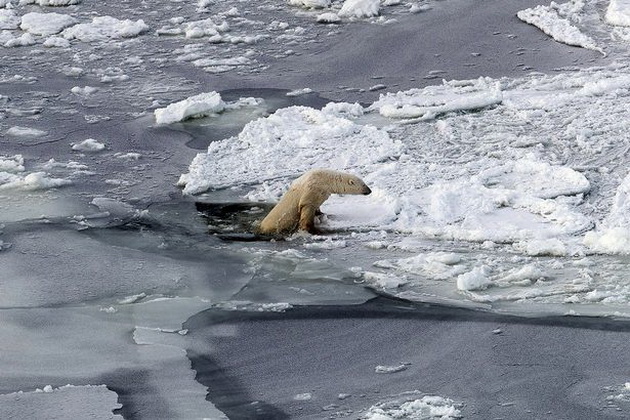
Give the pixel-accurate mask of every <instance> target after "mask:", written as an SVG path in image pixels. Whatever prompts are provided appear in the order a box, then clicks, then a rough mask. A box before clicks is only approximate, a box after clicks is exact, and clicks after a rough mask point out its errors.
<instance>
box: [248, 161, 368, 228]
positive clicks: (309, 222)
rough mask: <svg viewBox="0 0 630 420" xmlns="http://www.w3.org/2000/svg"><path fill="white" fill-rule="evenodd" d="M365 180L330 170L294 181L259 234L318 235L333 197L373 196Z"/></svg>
mask: <svg viewBox="0 0 630 420" xmlns="http://www.w3.org/2000/svg"><path fill="white" fill-rule="evenodd" d="M371 192H372V190H370V188H369V187H368V186H367V185H365V183H364V182H363V181H362V180H361V178H359V177H356V176H354V175H351V174H348V173H344V172H337V171H332V170H328V169H313V170H311V171H308V172H306V173H305V174H304V175H302V176H301V177H299V178H298V179H296V180H295V181H293V183H292V184H291V186H290V187H289V190H288V191H287V192H286V193H285V194H284V195H283V196H282V198H281V199H280V201H279V202H278V204H276V206H275V207H274V208H273V209H271V211H270V212H269V214H268V215H267V216H266V217H265V218H264V219H263V220H262V222H260V225H259V226H258V228H257V230H256V231H257V233H259V234H263V235H290V234H292V233H295V232H296V231H298V230H304V231H307V232H309V233H317V229H315V216H316V215H317V214H319V206H320V205H321V204H322V203H323V202H324V201H326V200H327V199H328V197H330V195H331V194H363V195H367V194H370V193H371Z"/></svg>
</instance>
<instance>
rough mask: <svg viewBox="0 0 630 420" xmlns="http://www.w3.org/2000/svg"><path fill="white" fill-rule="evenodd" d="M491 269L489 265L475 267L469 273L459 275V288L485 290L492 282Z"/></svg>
mask: <svg viewBox="0 0 630 420" xmlns="http://www.w3.org/2000/svg"><path fill="white" fill-rule="evenodd" d="M489 275H490V269H489V267H487V266H485V265H484V266H481V267H475V268H473V269H472V271H469V272H468V273H464V274H460V275H459V276H457V288H458V289H459V290H483V289H486V288H488V286H490V285H491V284H492V280H490V278H489Z"/></svg>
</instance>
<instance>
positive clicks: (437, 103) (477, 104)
mask: <svg viewBox="0 0 630 420" xmlns="http://www.w3.org/2000/svg"><path fill="white" fill-rule="evenodd" d="M502 100H503V97H502V94H501V90H500V87H499V84H498V83H497V82H495V81H493V80H491V79H484V78H480V79H478V80H474V81H468V82H465V81H464V82H462V81H452V82H446V81H445V82H444V83H443V85H442V86H438V87H431V86H430V87H426V88H424V89H411V90H408V91H404V92H398V93H387V94H385V95H381V97H380V99H379V100H378V101H376V102H374V103H373V104H372V105H371V107H370V109H372V110H378V111H379V112H380V114H381V115H383V116H384V117H388V118H420V119H424V120H426V119H432V118H435V117H436V116H438V115H440V114H444V113H447V112H455V111H465V110H475V109H481V108H485V107H489V106H492V105H497V104H499V103H501V101H502Z"/></svg>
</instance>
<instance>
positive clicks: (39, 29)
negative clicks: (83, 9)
mask: <svg viewBox="0 0 630 420" xmlns="http://www.w3.org/2000/svg"><path fill="white" fill-rule="evenodd" d="M75 23H77V20H76V19H75V18H73V17H72V16H68V15H63V14H60V13H36V12H32V13H27V14H25V15H24V16H22V24H21V25H20V28H22V30H24V31H27V32H30V33H32V34H35V35H43V36H48V35H54V34H58V33H59V32H61V31H62V30H64V29H65V28H67V27H68V26H72V25H74V24H75Z"/></svg>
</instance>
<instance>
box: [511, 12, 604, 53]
mask: <svg viewBox="0 0 630 420" xmlns="http://www.w3.org/2000/svg"><path fill="white" fill-rule="evenodd" d="M584 5H585V2H584V1H583V0H571V1H568V2H566V3H562V4H558V3H556V2H551V5H549V6H543V5H539V6H536V7H534V8H532V9H525V10H521V11H519V12H518V13H517V16H518V18H519V19H521V20H522V21H524V22H527V23H529V24H531V25H534V26H536V27H537V28H539V29H540V30H542V31H543V32H544V33H546V34H547V35H549V36H550V37H552V38H553V39H555V40H556V41H558V42H562V43H564V44H567V45H574V46H577V47H582V48H587V49H590V50H595V51H600V52H602V53H603V50H602V49H601V48H600V47H599V46H598V45H597V44H596V43H595V41H594V40H593V39H592V38H591V37H589V36H588V35H586V34H584V33H583V32H582V31H580V29H578V28H577V27H575V26H574V25H573V24H572V20H578V21H579V19H580V18H579V14H580V12H581V10H582V8H583V7H584Z"/></svg>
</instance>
